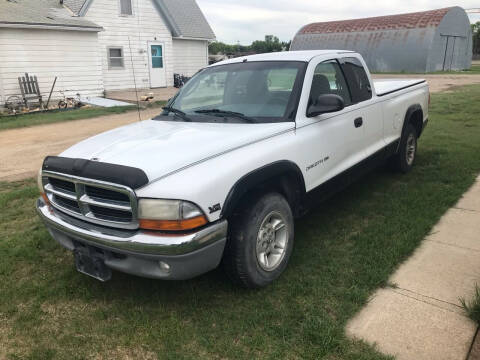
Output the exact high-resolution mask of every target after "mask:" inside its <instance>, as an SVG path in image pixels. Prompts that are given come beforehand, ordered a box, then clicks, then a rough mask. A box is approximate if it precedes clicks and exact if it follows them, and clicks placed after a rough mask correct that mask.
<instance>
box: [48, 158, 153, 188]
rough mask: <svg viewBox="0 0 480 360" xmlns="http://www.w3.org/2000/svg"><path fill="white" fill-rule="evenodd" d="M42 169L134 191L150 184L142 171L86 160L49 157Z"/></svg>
mask: <svg viewBox="0 0 480 360" xmlns="http://www.w3.org/2000/svg"><path fill="white" fill-rule="evenodd" d="M42 169H43V170H48V171H54V172H58V173H61V174H67V175H73V176H78V177H83V178H87V179H93V180H100V181H106V182H110V183H114V184H120V185H125V186H128V187H130V188H132V189H138V188H141V187H142V186H145V185H147V184H148V177H147V175H146V174H145V172H144V171H143V170H141V169H138V168H134V167H130V166H124V165H116V164H109V163H103V162H99V161H91V160H85V159H72V158H65V157H60V156H47V157H46V158H45V160H44V161H43V167H42Z"/></svg>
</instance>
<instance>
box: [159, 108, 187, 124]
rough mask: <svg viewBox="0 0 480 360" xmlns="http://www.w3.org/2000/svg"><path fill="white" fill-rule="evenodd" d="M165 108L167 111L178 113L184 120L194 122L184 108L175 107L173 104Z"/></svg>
mask: <svg viewBox="0 0 480 360" xmlns="http://www.w3.org/2000/svg"><path fill="white" fill-rule="evenodd" d="M163 110H165V111H166V112H167V113H174V114H175V115H177V116H178V117H180V118H181V119H183V120H184V121H188V122H192V119H190V118H189V117H188V116H187V114H185V113H184V112H183V111H182V110H179V109H175V108H174V107H171V106H165V107H164V108H163Z"/></svg>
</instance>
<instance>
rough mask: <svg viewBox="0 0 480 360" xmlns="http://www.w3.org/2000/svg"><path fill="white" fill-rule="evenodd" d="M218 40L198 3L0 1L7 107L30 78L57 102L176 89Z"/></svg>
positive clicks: (0, 74) (0, 71)
mask: <svg viewBox="0 0 480 360" xmlns="http://www.w3.org/2000/svg"><path fill="white" fill-rule="evenodd" d="M214 39H215V35H214V33H213V31H212V29H211V28H210V25H209V24H208V22H207V20H206V19H205V17H204V15H203V13H202V11H201V10H200V8H199V7H198V5H197V3H196V2H195V0H0V103H3V102H4V101H5V99H7V98H8V97H9V96H11V95H18V94H20V87H19V84H18V77H19V76H21V75H22V74H23V73H25V72H28V73H30V74H32V75H36V76H37V77H38V80H39V85H40V90H41V92H42V95H44V96H48V93H49V92H50V88H51V86H52V83H53V80H54V78H55V76H57V77H58V80H57V84H56V86H55V92H54V95H53V97H54V98H56V97H59V96H61V93H62V92H65V93H66V94H68V95H73V94H76V93H80V94H81V95H82V96H103V94H104V92H105V91H109V90H121V89H131V88H134V87H137V88H157V87H166V86H173V74H174V73H179V74H183V75H186V76H191V75H193V74H194V73H195V72H197V71H198V70H199V69H201V68H202V67H204V66H206V65H207V64H208V43H209V41H212V40H214Z"/></svg>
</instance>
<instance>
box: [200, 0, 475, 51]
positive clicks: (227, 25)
mask: <svg viewBox="0 0 480 360" xmlns="http://www.w3.org/2000/svg"><path fill="white" fill-rule="evenodd" d="M330 1H331V0H330ZM330 1H329V0H197V2H198V4H199V6H200V7H201V9H202V11H203V13H204V14H205V16H206V18H207V20H208V22H209V23H210V25H211V26H212V28H213V31H214V32H215V34H216V36H217V40H218V41H222V42H225V43H228V44H236V43H240V44H243V45H250V44H251V43H252V41H254V40H261V39H263V38H264V36H265V35H267V34H271V35H276V36H278V37H279V38H280V40H282V41H288V40H291V39H292V38H293V36H294V35H295V33H296V32H297V31H298V30H299V29H300V28H301V27H302V26H303V25H306V24H308V23H311V22H317V21H333V20H346V19H355V18H362V17H370V16H381V15H391V14H400V13H406V12H415V11H425V10H432V9H439V8H443V7H450V6H461V7H463V8H464V9H472V8H480V2H479V1H478V0H457V1H452V0H384V1H359V0H341V1H331V2H330ZM470 21H471V22H477V21H480V14H475V15H471V16H470Z"/></svg>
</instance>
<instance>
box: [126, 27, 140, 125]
mask: <svg viewBox="0 0 480 360" xmlns="http://www.w3.org/2000/svg"><path fill="white" fill-rule="evenodd" d="M128 48H129V49H130V62H131V63H132V71H133V84H134V85H135V97H136V98H137V112H138V121H142V117H141V115H140V102H139V101H138V91H137V78H136V76H135V66H134V65H133V53H132V45H131V43H130V36H129V37H128Z"/></svg>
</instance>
